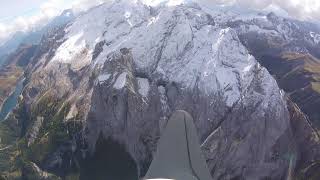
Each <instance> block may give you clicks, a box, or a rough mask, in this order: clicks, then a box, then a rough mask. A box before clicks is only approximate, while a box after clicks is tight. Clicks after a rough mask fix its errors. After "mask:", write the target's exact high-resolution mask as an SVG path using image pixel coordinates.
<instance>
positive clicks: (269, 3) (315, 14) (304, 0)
mask: <svg viewBox="0 0 320 180" xmlns="http://www.w3.org/2000/svg"><path fill="white" fill-rule="evenodd" d="M198 1H199V2H201V3H203V4H208V5H210V4H225V3H228V4H233V5H239V6H242V7H244V8H251V9H256V10H264V9H271V7H273V8H280V9H283V10H284V11H286V12H287V13H288V15H289V16H291V17H293V18H297V19H300V20H317V21H320V1H319V0H198Z"/></svg>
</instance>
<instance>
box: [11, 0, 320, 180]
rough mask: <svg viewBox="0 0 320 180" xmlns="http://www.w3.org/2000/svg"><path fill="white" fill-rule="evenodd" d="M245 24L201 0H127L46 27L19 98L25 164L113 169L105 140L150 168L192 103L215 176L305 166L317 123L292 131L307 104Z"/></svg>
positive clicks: (269, 173)
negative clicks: (254, 49)
mask: <svg viewBox="0 0 320 180" xmlns="http://www.w3.org/2000/svg"><path fill="white" fill-rule="evenodd" d="M220 17H221V16H220ZM237 33H238V31H237V29H236V28H234V27H233V26H231V25H229V26H228V25H227V24H226V23H225V22H223V21H220V20H219V16H214V15H213V14H212V13H207V12H206V11H204V10H203V9H201V7H200V6H198V5H197V4H193V3H188V4H184V5H179V6H166V5H160V6H157V7H148V6H146V5H144V4H142V3H140V2H124V1H116V2H114V3H111V2H110V3H106V4H103V5H100V6H98V7H95V8H93V9H91V10H90V11H89V12H87V13H86V14H83V15H81V16H80V17H78V18H77V19H76V20H75V21H74V22H73V23H72V24H71V25H70V26H67V27H66V28H64V29H59V30H57V31H56V32H54V33H52V34H51V35H49V36H48V37H46V38H43V40H42V41H41V43H40V46H39V48H38V50H37V53H36V55H35V58H34V59H33V61H32V62H31V63H30V64H29V66H28V69H27V72H26V75H27V82H28V83H27V85H26V87H25V89H24V92H23V99H22V100H21V103H20V105H19V107H20V108H22V109H25V111H24V112H27V113H26V114H27V115H25V116H24V117H26V118H23V119H20V121H22V122H23V123H22V125H21V126H22V130H21V137H22V138H21V140H20V142H19V148H21V151H20V152H21V154H20V156H21V157H23V160H24V161H23V163H21V164H20V165H21V166H22V169H28V170H30V168H28V167H30V166H32V167H38V169H40V170H41V171H39V172H41V173H40V174H42V171H47V172H51V173H54V174H56V175H58V176H61V177H69V176H70V175H73V174H76V175H78V176H80V178H81V177H82V178H85V177H92V176H94V177H97V176H98V175H100V176H99V177H97V178H102V177H103V176H104V175H106V172H108V169H106V167H110V166H112V165H110V163H113V161H111V162H109V161H108V160H109V158H110V154H108V153H106V152H104V150H105V149H108V147H109V149H110V147H119V149H120V150H119V151H120V152H122V153H123V154H126V155H125V156H121V157H127V158H128V159H127V160H124V162H133V163H134V164H135V165H136V169H137V172H138V174H139V176H140V177H142V176H143V175H144V173H145V172H146V170H147V168H148V166H149V164H150V162H151V160H152V154H153V153H154V151H155V149H156V143H157V140H158V138H159V136H160V134H161V130H162V128H163V127H164V126H165V124H166V122H167V119H168V117H169V116H170V114H171V113H172V112H173V111H174V110H176V109H184V110H186V111H188V112H190V113H191V114H192V116H193V118H194V119H195V125H196V128H197V130H198V135H199V138H200V142H201V143H202V145H201V148H202V150H203V153H204V154H205V157H206V158H207V163H208V165H209V167H210V170H211V174H212V176H213V179H285V178H287V177H291V176H296V175H298V173H299V170H300V169H299V168H301V167H302V165H301V164H309V163H310V161H314V160H316V159H317V158H318V156H317V153H315V152H313V153H312V154H310V158H301V157H300V155H301V152H302V149H299V148H298V146H299V145H300V144H301V142H304V141H297V139H296V138H295V137H296V136H300V135H305V136H303V137H311V136H312V137H316V136H315V135H314V134H313V133H314V132H313V129H311V130H308V131H303V130H299V129H298V130H295V131H293V129H292V126H293V125H295V124H296V123H295V121H293V120H294V118H293V117H292V114H294V113H295V112H296V111H297V110H292V111H289V110H291V109H290V108H291V107H292V106H293V105H291V104H289V105H287V102H290V101H288V100H287V98H286V97H285V95H284V93H283V92H282V91H281V90H280V88H279V87H278V85H277V82H276V81H275V79H273V77H272V76H271V75H270V74H269V72H268V71H267V69H265V68H264V67H262V66H261V65H260V64H259V63H258V62H257V61H256V59H255V57H254V56H252V55H251V54H250V53H249V51H248V50H247V49H246V47H245V46H243V44H242V43H241V40H240V39H239V37H238V34H237ZM288 109H289V110H288ZM9 120H10V118H9ZM296 120H297V121H298V122H300V121H302V124H303V123H306V122H307V120H306V119H303V118H302V117H298V118H297V119H296ZM7 121H8V120H7ZM293 123H295V124H293ZM307 144H308V145H309V144H312V145H314V148H315V149H316V148H319V141H318V140H317V139H316V138H314V139H310V142H309V141H308V143H307ZM116 149H117V148H116ZM113 156H114V157H113V158H115V157H117V158H119V159H120V158H121V157H120V155H119V154H117V153H114V154H113ZM18 159H19V158H18ZM99 159H100V160H101V159H103V160H105V161H103V162H102V161H99ZM94 160H96V161H94ZM112 160H114V159H112ZM121 162H122V161H121ZM100 163H102V164H100ZM88 164H90V166H88ZM120 167H121V166H120ZM31 169H32V168H31ZM33 169H34V168H33ZM35 169H37V168H35ZM93 170H95V171H93ZM292 171H293V173H291V172H292ZM25 172H26V171H22V176H29V175H30V174H32V173H30V172H31V171H27V172H28V173H27V174H26V173H25ZM39 172H37V171H33V173H34V174H37V173H38V174H39ZM296 172H297V173H296ZM97 174H98V175H97ZM131 178H133V177H131ZM129 179H130V178H129Z"/></svg>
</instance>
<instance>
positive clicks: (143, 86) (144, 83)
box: [137, 78, 150, 97]
mask: <svg viewBox="0 0 320 180" xmlns="http://www.w3.org/2000/svg"><path fill="white" fill-rule="evenodd" d="M137 81H138V86H139V89H138V92H139V94H141V95H142V96H143V97H147V96H148V93H149V90H150V84H149V80H148V79H146V78H137Z"/></svg>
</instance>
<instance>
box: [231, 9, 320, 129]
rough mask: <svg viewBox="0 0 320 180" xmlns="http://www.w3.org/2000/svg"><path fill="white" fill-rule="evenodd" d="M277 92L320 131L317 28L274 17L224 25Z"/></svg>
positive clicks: (319, 63) (305, 23)
mask: <svg viewBox="0 0 320 180" xmlns="http://www.w3.org/2000/svg"><path fill="white" fill-rule="evenodd" d="M225 24H226V26H231V27H233V28H234V29H235V30H236V31H237V33H238V34H239V37H240V39H241V42H242V43H243V44H244V45H245V46H246V47H247V48H248V50H249V51H250V53H251V54H252V55H253V56H255V57H256V59H257V60H258V61H259V62H260V63H261V65H263V66H264V67H266V68H267V69H268V71H269V72H270V73H271V74H272V75H273V76H274V77H275V78H276V80H277V81H278V84H279V86H280V88H282V89H284V91H285V92H287V93H288V94H289V95H290V97H291V98H292V100H293V101H294V102H295V103H297V104H298V106H299V107H300V108H301V109H302V111H303V112H304V113H306V114H307V115H308V116H309V117H310V120H311V121H312V122H313V124H314V125H315V126H316V128H317V129H318V130H319V127H320V114H319V113H320V112H319V110H318V109H317V107H319V105H320V88H319V87H320V81H319V80H320V74H319V73H320V54H319V52H320V44H319V37H320V36H319V34H320V28H319V26H317V25H316V24H311V23H308V22H300V21H296V20H291V19H285V18H282V17H278V16H276V15H275V14H273V13H270V14H267V15H260V16H253V17H251V18H247V19H241V18H238V19H231V20H228V21H226V22H225Z"/></svg>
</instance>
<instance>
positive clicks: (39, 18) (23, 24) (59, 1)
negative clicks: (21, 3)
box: [0, 0, 72, 42]
mask: <svg viewBox="0 0 320 180" xmlns="http://www.w3.org/2000/svg"><path fill="white" fill-rule="evenodd" d="M71 5H72V1H67V2H66V1H65V0H47V1H46V2H45V3H43V4H41V5H40V6H39V10H38V11H37V12H36V13H35V14H33V15H31V16H30V15H21V16H18V17H15V18H14V19H13V20H12V21H10V22H6V23H0V42H1V41H2V42H4V41H5V40H6V39H8V38H9V37H10V36H11V35H13V34H14V33H15V32H17V31H23V32H27V31H30V30H33V29H36V28H40V27H41V26H43V25H45V24H46V23H48V21H49V20H50V19H52V18H53V17H55V16H57V15H59V14H60V13H61V12H62V11H63V10H64V9H67V8H70V7H71Z"/></svg>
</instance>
